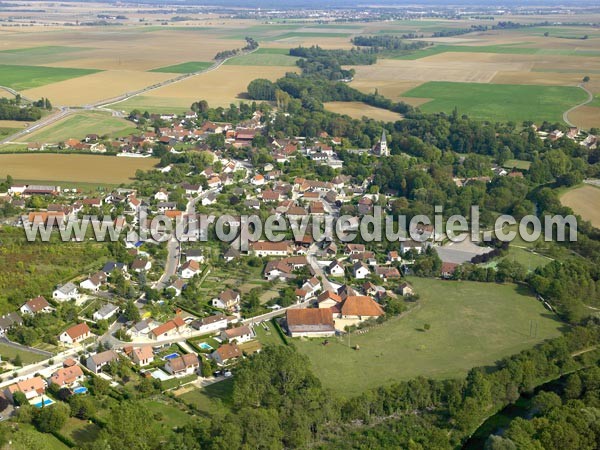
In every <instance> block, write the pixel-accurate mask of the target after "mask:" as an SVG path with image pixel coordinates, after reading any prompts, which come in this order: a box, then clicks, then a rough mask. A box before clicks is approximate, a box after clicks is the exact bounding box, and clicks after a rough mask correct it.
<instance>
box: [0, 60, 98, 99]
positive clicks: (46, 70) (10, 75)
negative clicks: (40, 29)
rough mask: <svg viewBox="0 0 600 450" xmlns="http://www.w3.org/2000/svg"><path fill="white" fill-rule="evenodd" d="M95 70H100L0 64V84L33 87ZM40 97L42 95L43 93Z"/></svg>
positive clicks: (22, 87) (24, 87) (17, 87)
mask: <svg viewBox="0 0 600 450" xmlns="http://www.w3.org/2000/svg"><path fill="white" fill-rule="evenodd" d="M95 72H98V71H97V70H94V69H71V68H64V67H45V66H17V65H9V64H0V85H2V86H7V87H10V88H13V89H16V90H23V89H31V88H35V87H38V86H44V85H47V84H50V83H56V82H59V81H63V80H68V79H71V78H76V77H81V76H83V75H89V74H91V73H95ZM38 97H41V95H40V96H38ZM33 98H36V97H35V96H34V97H33Z"/></svg>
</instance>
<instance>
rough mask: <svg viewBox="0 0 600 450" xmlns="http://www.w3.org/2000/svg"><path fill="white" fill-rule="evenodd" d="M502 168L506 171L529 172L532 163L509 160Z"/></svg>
mask: <svg viewBox="0 0 600 450" xmlns="http://www.w3.org/2000/svg"><path fill="white" fill-rule="evenodd" d="M502 167H504V168H506V169H519V170H529V168H530V167H531V161H523V160H521V159H507V160H506V161H504V164H503V165H502Z"/></svg>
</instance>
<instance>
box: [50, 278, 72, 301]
mask: <svg viewBox="0 0 600 450" xmlns="http://www.w3.org/2000/svg"><path fill="white" fill-rule="evenodd" d="M52 298H53V299H54V300H56V301H58V302H66V301H67V300H77V299H78V298H79V291H78V290H77V286H75V285H74V284H73V283H67V284H63V285H62V286H60V287H58V288H56V289H55V290H54V292H52Z"/></svg>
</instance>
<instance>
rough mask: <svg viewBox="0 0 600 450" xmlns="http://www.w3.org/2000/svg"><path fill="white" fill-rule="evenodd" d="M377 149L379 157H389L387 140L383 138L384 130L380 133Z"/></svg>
mask: <svg viewBox="0 0 600 450" xmlns="http://www.w3.org/2000/svg"><path fill="white" fill-rule="evenodd" d="M377 147H378V150H379V151H378V152H377V153H379V156H390V149H389V148H388V146H387V138H386V137H385V129H384V130H383V131H382V132H381V140H380V141H379V145H378V146H377Z"/></svg>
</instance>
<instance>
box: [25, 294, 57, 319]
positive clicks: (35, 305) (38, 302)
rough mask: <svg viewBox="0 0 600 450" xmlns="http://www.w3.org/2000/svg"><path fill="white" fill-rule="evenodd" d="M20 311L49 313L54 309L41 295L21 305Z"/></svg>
mask: <svg viewBox="0 0 600 450" xmlns="http://www.w3.org/2000/svg"><path fill="white" fill-rule="evenodd" d="M20 311H21V314H37V313H49V312H51V311H52V307H51V306H50V303H48V300H46V299H45V298H44V297H42V296H41V295H39V296H37V297H36V298H32V299H31V300H29V301H28V302H26V303H25V304H24V305H23V306H21V308H20Z"/></svg>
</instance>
